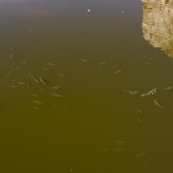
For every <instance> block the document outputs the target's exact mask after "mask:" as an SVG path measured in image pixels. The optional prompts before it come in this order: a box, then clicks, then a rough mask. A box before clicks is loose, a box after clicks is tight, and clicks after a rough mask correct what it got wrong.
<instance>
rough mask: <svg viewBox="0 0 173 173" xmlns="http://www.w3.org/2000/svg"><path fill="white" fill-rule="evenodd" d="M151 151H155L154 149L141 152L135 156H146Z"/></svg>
mask: <svg viewBox="0 0 173 173" xmlns="http://www.w3.org/2000/svg"><path fill="white" fill-rule="evenodd" d="M150 153H153V150H151V151H146V152H142V153H139V154H137V155H135V157H136V158H140V157H144V156H146V155H148V154H150Z"/></svg>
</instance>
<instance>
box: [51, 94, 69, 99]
mask: <svg viewBox="0 0 173 173" xmlns="http://www.w3.org/2000/svg"><path fill="white" fill-rule="evenodd" d="M52 95H53V96H55V97H59V98H63V97H69V95H60V94H57V93H52Z"/></svg>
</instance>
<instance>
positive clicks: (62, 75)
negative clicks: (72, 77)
mask: <svg viewBox="0 0 173 173" xmlns="http://www.w3.org/2000/svg"><path fill="white" fill-rule="evenodd" d="M58 76H60V77H65V76H68V74H58Z"/></svg>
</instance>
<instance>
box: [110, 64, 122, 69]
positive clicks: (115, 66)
mask: <svg viewBox="0 0 173 173" xmlns="http://www.w3.org/2000/svg"><path fill="white" fill-rule="evenodd" d="M121 65H122V64H118V65H114V66H113V67H112V68H117V67H120V66H121Z"/></svg>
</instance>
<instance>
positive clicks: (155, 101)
mask: <svg viewBox="0 0 173 173" xmlns="http://www.w3.org/2000/svg"><path fill="white" fill-rule="evenodd" d="M154 103H155V105H156V106H159V107H160V108H163V106H161V105H160V104H159V102H158V101H157V100H156V99H154Z"/></svg>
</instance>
